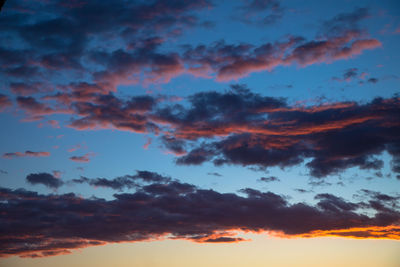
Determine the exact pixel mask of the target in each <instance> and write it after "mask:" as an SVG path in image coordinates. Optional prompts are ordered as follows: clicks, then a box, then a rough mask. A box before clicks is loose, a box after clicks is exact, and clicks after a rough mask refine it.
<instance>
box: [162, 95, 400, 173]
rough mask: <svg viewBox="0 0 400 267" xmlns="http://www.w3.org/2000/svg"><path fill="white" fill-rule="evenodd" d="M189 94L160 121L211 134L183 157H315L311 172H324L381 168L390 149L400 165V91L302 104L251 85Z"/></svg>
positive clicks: (295, 160)
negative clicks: (366, 98)
mask: <svg viewBox="0 0 400 267" xmlns="http://www.w3.org/2000/svg"><path fill="white" fill-rule="evenodd" d="M190 102H191V105H190V106H189V107H187V108H184V107H183V106H180V107H176V106H175V109H174V111H173V110H172V109H171V110H169V109H167V108H164V109H161V110H160V111H159V114H160V117H162V121H163V122H164V123H166V122H168V123H171V125H173V126H174V129H172V130H173V132H172V133H169V135H174V136H175V137H177V138H180V139H181V140H182V139H186V140H187V142H189V143H192V144H196V143H198V141H196V139H199V138H208V139H210V141H209V142H204V141H202V142H201V143H198V145H195V146H194V148H192V149H191V150H190V151H188V153H187V154H185V155H183V156H180V157H178V159H177V163H178V164H186V165H198V164H202V163H204V162H206V161H213V162H214V164H216V165H221V164H238V165H243V166H251V165H254V166H260V167H271V166H280V167H287V166H293V165H297V164H299V163H301V162H303V161H304V160H305V159H307V158H310V159H312V160H311V161H310V162H309V163H307V166H308V167H309V168H310V171H311V175H312V176H315V177H324V176H327V175H330V174H335V173H339V172H341V171H343V170H346V169H348V168H351V167H359V168H361V169H371V170H376V171H378V170H379V169H381V168H382V167H383V161H382V160H380V159H378V158H376V156H378V155H379V154H380V153H381V152H382V151H388V152H389V153H390V154H391V155H392V156H393V157H394V158H393V160H394V161H393V163H392V165H393V164H394V165H393V166H394V167H393V169H394V170H396V167H395V166H397V165H396V164H395V162H396V159H397V156H396V155H398V154H399V153H398V151H397V149H396V148H395V147H397V146H398V142H399V139H398V138H397V136H398V131H399V129H397V128H398V127H397V124H398V116H397V113H398V112H399V106H400V104H399V99H398V98H396V97H394V98H392V99H379V98H377V99H375V100H373V101H371V102H370V103H366V104H357V103H355V102H343V103H340V102H338V103H332V104H326V105H322V106H313V107H312V106H311V107H307V108H299V107H288V105H287V104H286V103H285V101H283V100H279V99H272V98H266V97H261V96H260V95H256V94H252V93H250V92H249V91H239V92H235V91H231V92H227V93H216V92H209V93H206V92H204V93H201V94H196V95H193V96H192V97H191V98H190ZM231 107H235V109H234V110H232V109H231ZM215 137H218V140H216V141H214V140H213V139H212V138H215ZM191 140H193V141H191ZM203 140H204V139H203Z"/></svg>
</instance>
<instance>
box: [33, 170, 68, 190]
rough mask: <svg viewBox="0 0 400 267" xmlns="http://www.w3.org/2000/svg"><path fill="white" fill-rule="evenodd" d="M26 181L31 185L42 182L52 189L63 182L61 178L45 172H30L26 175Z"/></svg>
mask: <svg viewBox="0 0 400 267" xmlns="http://www.w3.org/2000/svg"><path fill="white" fill-rule="evenodd" d="M26 181H27V182H28V183H30V184H32V185H36V184H42V185H44V186H46V187H48V188H52V189H57V188H59V187H60V186H62V185H63V184H64V182H63V181H62V180H60V179H59V178H56V177H55V176H54V175H52V174H50V173H46V172H41V173H31V174H29V175H27V176H26Z"/></svg>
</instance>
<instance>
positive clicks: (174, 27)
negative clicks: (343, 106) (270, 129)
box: [0, 0, 381, 115]
mask: <svg viewBox="0 0 400 267" xmlns="http://www.w3.org/2000/svg"><path fill="white" fill-rule="evenodd" d="M209 7H212V4H211V3H210V2H209V1H206V0H197V1H183V0H176V1H168V2H165V1H159V0H153V1H146V2H129V3H126V1H124V0H118V1H113V2H112V3H109V2H102V3H98V2H97V1H93V0H90V1H85V2H80V3H77V2H73V4H65V3H64V2H63V1H52V2H40V4H33V3H31V2H27V1H21V0H20V1H13V2H12V3H11V4H10V5H9V6H8V8H7V10H6V12H5V14H4V15H3V16H2V17H1V18H0V32H1V34H0V35H1V36H0V37H3V38H11V40H13V41H11V42H10V45H8V46H6V47H0V62H1V63H3V65H4V66H6V67H5V68H4V69H3V70H2V72H1V73H0V75H1V76H2V77H3V79H4V81H5V85H6V86H8V87H9V89H10V90H11V91H12V92H13V93H15V94H18V95H23V96H28V95H31V94H35V93H43V92H47V91H51V90H54V89H56V90H57V91H58V94H56V95H57V97H58V100H62V101H63V102H62V103H64V104H65V102H66V101H69V102H75V101H79V102H80V101H82V100H83V99H86V100H88V98H90V97H91V94H93V93H94V92H97V93H100V94H108V93H109V92H113V91H116V90H117V87H118V86H119V85H127V84H135V83H144V84H148V83H159V82H168V81H169V80H170V79H172V78H174V77H176V76H179V75H182V74H192V75H195V76H200V77H205V78H216V79H217V80H223V81H226V80H232V79H235V80H236V79H239V78H241V77H244V76H247V75H248V74H250V73H253V72H259V71H264V70H272V69H274V68H275V67H277V66H287V65H292V64H298V65H301V66H307V65H310V64H315V63H330V62H332V61H336V60H340V59H347V58H350V57H353V56H355V55H358V54H361V53H362V52H363V51H364V50H368V49H374V48H377V47H379V46H381V43H380V42H379V41H378V40H377V39H374V38H369V39H366V37H365V36H367V35H366V34H365V32H364V31H362V30H360V27H359V25H358V24H359V21H360V20H361V19H363V18H366V17H367V11H366V10H365V9H357V10H355V11H354V12H353V13H348V14H341V15H338V16H336V17H334V18H333V19H331V20H328V21H326V22H325V23H324V25H325V26H324V29H325V31H326V32H327V33H335V34H334V35H330V34H323V35H322V37H321V36H317V37H316V38H315V39H314V40H306V39H305V38H303V37H298V36H290V37H288V38H286V40H283V41H278V42H269V43H264V44H261V45H259V46H256V45H253V44H249V43H239V44H226V43H225V42H224V41H219V42H216V43H214V44H211V45H207V46H206V45H198V46H195V47H191V46H184V47H183V49H179V50H175V51H168V49H165V43H167V42H168V41H169V40H170V38H173V36H175V35H177V34H179V33H182V32H183V31H184V30H185V29H187V28H188V27H193V26H196V25H197V26H201V25H207V23H206V22H202V21H200V20H199V18H198V17H197V15H198V13H196V12H198V11H201V10H203V9H205V8H209ZM26 10H30V11H31V12H26ZM240 12H241V13H242V14H241V15H240V17H241V18H242V19H244V20H247V21H249V22H251V23H256V24H263V25H265V24H271V23H274V22H275V21H277V20H279V19H280V18H281V17H282V15H283V8H282V7H281V5H280V2H279V1H275V0H266V1H264V0H263V1H259V0H256V1H245V3H244V5H242V6H241V8H240ZM243 12H244V14H243ZM265 13H267V14H265ZM50 14H51V15H50ZM171 14H174V15H171ZM110 40H113V42H112V44H110ZM14 42H16V43H19V44H20V43H24V49H22V48H18V47H19V46H18V45H14ZM60 71H62V73H63V75H64V76H65V77H67V78H68V80H74V81H76V82H73V83H70V84H65V83H60V80H63V79H60ZM54 97H55V96H54ZM23 101H25V102H27V101H28V99H20V100H19V102H23ZM31 102H32V101H31ZM30 104H32V105H33V104H35V103H30ZM20 106H21V105H20ZM31 107H33V106H31ZM35 107H36V108H41V109H36V111H37V112H40V113H42V114H43V115H44V114H49V113H54V112H55V111H54V108H53V109H49V108H47V107H43V106H42V107H39V106H38V104H37V103H36V105H35ZM21 108H22V109H26V108H29V106H28V105H22V106H21ZM57 110H59V109H57Z"/></svg>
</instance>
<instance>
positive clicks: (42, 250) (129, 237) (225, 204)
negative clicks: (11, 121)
mask: <svg viewBox="0 0 400 267" xmlns="http://www.w3.org/2000/svg"><path fill="white" fill-rule="evenodd" d="M54 179H55V178H54ZM52 181H53V180H52ZM0 198H1V203H0V211H1V214H2V216H3V218H4V219H3V220H1V222H0V224H1V225H0V226H1V227H0V229H1V230H0V232H1V235H0V236H1V238H0V239H1V242H0V244H1V245H0V255H1V256H3V257H5V256H11V255H19V256H24V257H43V256H52V255H57V254H65V253H70V250H72V249H75V248H82V247H87V246H93V245H100V244H106V243H114V242H137V241H144V240H152V239H157V238H162V237H164V238H172V239H186V240H191V241H194V242H237V241H243V239H241V238H238V237H236V236H235V235H236V232H237V231H238V230H239V231H250V232H262V231H268V232H269V233H270V234H275V235H278V236H286V237H290V236H292V237H296V236H299V237H302V236H306V237H312V236H324V235H332V232H334V233H335V234H334V235H336V236H342V237H357V238H389V239H399V233H398V230H399V229H398V225H397V224H398V223H399V219H400V213H399V211H398V207H397V206H393V205H392V203H393V199H392V198H393V196H386V195H385V196H383V195H382V196H381V195H376V194H364V198H363V201H362V202H358V203H355V202H349V201H346V200H344V199H342V198H339V197H337V196H334V195H331V194H319V195H316V197H315V200H316V201H317V204H316V205H315V206H313V205H309V204H306V203H289V202H288V201H287V200H286V199H285V198H284V197H282V196H280V195H277V194H274V193H272V192H261V191H258V190H255V189H250V188H246V189H243V190H241V192H240V194H234V193H219V192H216V191H213V190H204V189H200V188H198V187H196V186H194V185H191V184H187V183H181V182H179V181H176V180H173V181H168V182H167V181H165V182H162V183H159V182H152V183H150V184H146V185H138V186H137V187H136V190H135V191H134V192H129V193H119V194H114V199H111V200H105V199H101V198H95V197H92V198H82V197H80V196H77V195H75V194H73V193H69V194H63V195H54V194H52V195H42V194H38V193H36V192H31V191H26V190H23V189H18V190H11V189H6V188H1V189H0ZM364 210H369V213H368V214H370V215H369V216H367V215H365V214H364V212H363V211H364ZM371 212H372V213H371ZM27 214H29V216H26V215H27ZM396 225H397V226H396ZM353 229H357V230H353ZM350 231H351V234H349V233H350Z"/></svg>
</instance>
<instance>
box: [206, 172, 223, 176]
mask: <svg viewBox="0 0 400 267" xmlns="http://www.w3.org/2000/svg"><path fill="white" fill-rule="evenodd" d="M207 174H208V175H212V176H217V177H221V176H222V174H220V173H218V172H209V173H207Z"/></svg>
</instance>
